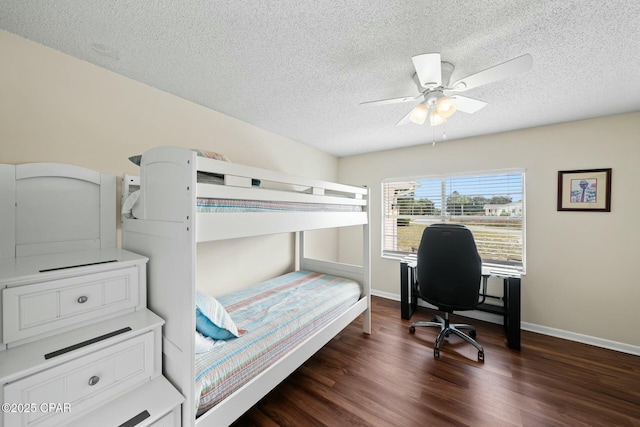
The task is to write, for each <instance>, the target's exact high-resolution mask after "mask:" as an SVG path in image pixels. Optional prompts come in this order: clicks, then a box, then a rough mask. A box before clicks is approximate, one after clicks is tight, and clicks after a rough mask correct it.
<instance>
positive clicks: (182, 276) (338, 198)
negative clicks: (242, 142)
mask: <svg viewBox="0 0 640 427" xmlns="http://www.w3.org/2000/svg"><path fill="white" fill-rule="evenodd" d="M199 154H201V153H200V152H197V151H194V150H189V149H184V148H178V147H158V148H154V149H151V150H148V151H146V152H145V153H143V154H142V156H141V158H140V162H139V164H140V177H139V178H138V177H132V176H128V175H125V176H124V177H123V186H122V194H123V207H125V206H126V210H129V209H130V214H128V215H123V223H122V246H123V248H125V249H128V250H130V251H133V252H136V253H139V254H142V255H145V256H147V257H149V263H148V269H149V270H148V279H149V289H148V302H149V307H150V308H151V309H152V310H153V311H154V312H156V313H157V314H158V315H159V316H161V317H162V318H164V319H165V322H166V323H165V326H164V330H163V368H164V374H165V376H166V377H167V378H169V380H170V381H171V382H172V383H173V384H174V385H175V386H176V388H177V389H178V390H180V392H181V393H182V394H183V396H184V397H185V403H184V404H183V406H182V425H183V426H191V425H196V426H198V427H204V426H214V425H215V426H221V425H228V424H230V423H232V422H233V421H234V420H235V419H237V418H238V417H239V416H240V415H242V414H243V413H244V412H246V411H247V410H248V409H249V408H250V407H251V406H253V405H254V404H255V403H257V402H258V401H259V400H260V399H261V398H262V397H263V396H264V395H266V394H267V393H268V392H269V391H270V390H272V389H273V388H274V387H275V386H276V385H278V384H279V383H280V382H281V381H282V380H284V379H285V378H286V377H287V376H288V375H289V374H291V373H292V372H293V371H295V370H296V369H297V368H298V367H299V366H300V365H301V364H302V363H304V362H305V361H306V360H307V359H308V358H309V357H311V356H312V355H313V354H314V353H315V352H316V351H318V350H319V349H320V348H322V346H324V345H325V344H326V343H327V342H328V341H330V340H331V339H332V338H333V337H334V336H335V335H336V334H338V333H339V332H340V331H341V330H342V329H343V328H345V327H346V326H347V325H348V324H350V323H351V322H352V321H354V320H355V319H356V318H358V317H359V316H361V315H362V319H363V332H364V333H366V334H369V333H370V332H371V315H370V304H371V297H370V260H369V258H370V249H369V226H368V205H367V195H368V192H367V189H366V188H361V187H355V186H348V185H342V184H336V183H330V182H326V181H320V180H314V179H309V178H304V177H296V176H293V175H289V174H284V173H280V172H275V171H270V170H265V169H259V168H254V167H249V166H245V165H239V164H234V163H231V162H228V161H222V160H217V159H214V158H208V157H203V156H202V155H199ZM135 189H138V190H137V191H136V192H134V191H133V190H135ZM135 199H137V201H135V203H133V202H132V200H135ZM356 225H358V226H361V227H362V230H363V239H362V240H363V262H362V265H361V266H355V265H350V264H342V263H336V262H327V261H322V260H315V259H310V258H308V257H306V256H305V253H304V239H305V237H304V233H305V231H308V230H316V229H323V228H335V227H345V226H356ZM291 232H295V233H296V241H297V245H296V246H297V248H296V251H297V257H296V258H297V262H296V269H297V271H295V272H292V273H289V274H288V275H285V276H286V277H285V276H283V277H280V278H274V279H272V280H268V281H266V282H264V283H261V284H257V285H255V286H252V287H250V288H248V289H246V290H241V291H240V292H239V293H233V294H230V295H225V296H222V297H220V298H219V301H220V303H222V305H224V306H225V307H226V308H227V309H228V311H229V314H230V315H231V317H232V318H235V319H238V321H239V324H240V323H242V322H243V319H242V313H241V311H242V310H244V309H246V307H248V306H249V305H251V304H252V303H253V302H254V301H257V298H258V295H259V294H265V295H267V296H268V297H270V298H272V300H271V301H272V302H269V300H267V301H266V302H265V301H263V302H262V303H257V304H258V305H260V304H262V307H263V308H264V307H270V308H269V310H268V311H269V313H272V312H273V311H278V310H275V309H274V308H273V305H274V302H273V301H284V300H286V298H283V297H282V295H283V294H278V296H276V297H275V299H273V298H274V297H273V293H274V292H285V294H286V292H288V291H287V289H290V288H291V287H292V286H291V285H287V283H296V284H297V283H298V281H299V280H301V279H300V277H301V276H304V277H309V278H310V280H311V282H313V281H319V282H320V283H323V284H326V283H341V282H342V281H344V282H348V283H350V284H351V285H350V286H353V283H355V284H356V285H357V291H353V288H352V290H351V291H349V292H347V291H344V288H342V290H340V291H339V292H338V294H352V299H351V300H345V301H343V302H341V303H340V304H338V306H336V307H333V308H331V309H329V311H328V312H325V313H323V314H320V315H319V318H314V319H311V320H309V322H307V323H308V324H309V325H312V326H313V327H310V328H307V329H305V328H303V329H302V330H299V331H297V332H296V331H293V332H292V331H289V332H287V333H288V334H289V335H286V336H287V337H288V338H285V341H286V342H287V343H289V346H288V347H285V348H284V349H280V350H278V351H275V353H277V357H274V358H272V359H267V362H266V365H264V366H263V368H262V369H261V370H259V372H254V373H249V374H247V375H246V376H243V375H237V371H238V370H240V369H241V368H240V367H238V366H236V367H235V368H232V370H233V373H232V375H233V377H234V378H233V381H231V382H234V383H236V386H235V388H232V389H231V390H227V391H226V394H222V395H216V396H212V395H211V393H210V392H209V393H208V392H207V390H211V389H213V388H216V386H215V385H213V386H212V385H209V387H208V388H207V386H206V385H203V381H202V376H203V373H205V372H208V371H211V370H214V368H213V367H212V366H213V365H214V364H215V363H216V361H220V360H222V359H224V360H227V359H229V358H230V357H231V356H229V352H233V351H234V346H239V345H240V344H241V343H242V340H244V339H245V337H250V336H251V337H254V336H255V333H257V330H259V329H261V328H262V329H265V328H267V329H269V330H273V329H274V328H273V325H267V326H264V325H262V326H260V325H255V324H251V327H250V328H249V329H253V330H250V331H249V332H248V333H247V334H246V335H245V336H242V337H240V338H237V339H234V340H229V341H228V342H226V343H225V345H224V346H220V347H216V346H214V351H212V352H211V353H206V354H205V355H202V354H198V355H196V354H195V348H194V346H195V339H196V335H195V329H196V319H195V315H194V313H195V312H196V296H197V294H199V291H198V284H197V280H196V277H197V274H196V271H197V270H196V269H197V265H196V254H197V250H198V243H201V242H210V241H216V240H225V239H234V238H240V237H249V236H258V235H267V234H278V233H291ZM214 262H215V260H214ZM292 275H293V276H292ZM305 280H306V279H305ZM283 283H285V284H284V285H283ZM282 286H284V289H285V290H284V291H283V290H282V289H283V288H282ZM287 286H289V288H287ZM304 286H306V285H304ZM309 286H312V287H311V289H312V291H311V293H308V294H307V296H305V297H294V298H293V300H294V301H300V300H301V299H306V298H311V297H313V298H315V296H314V295H320V294H323V292H318V291H314V290H313V289H317V288H313V286H315V285H313V284H312V285H309ZM295 287H296V288H298V287H299V286H297V285H296V286H295ZM300 287H302V286H300ZM308 295H311V297H309V296H308ZM325 299H326V300H333V299H335V298H334V297H331V296H329V297H326V298H325ZM234 310H236V311H234ZM282 311H289V310H282ZM302 311H304V312H305V313H306V311H307V309H306V308H302ZM294 316H295V315H294ZM300 316H302V315H300ZM300 316H299V317H300ZM253 317H254V319H255V318H262V317H265V316H262V315H255V314H254V315H253ZM266 317H268V316H266ZM296 321H298V320H296ZM303 323H304V322H303ZM278 329H279V328H278ZM251 334H254V335H251ZM291 337H295V339H291ZM251 340H253V338H251ZM245 341H249V339H248V338H247V339H246V340H245ZM225 352H226V353H225ZM239 353H243V354H244V352H242V351H240V350H238V349H236V350H235V353H234V356H233V357H234V358H236V359H237V357H236V356H237V354H239ZM249 364H252V363H249ZM243 372H244V371H243ZM220 381H222V382H225V380H224V379H222V380H220Z"/></svg>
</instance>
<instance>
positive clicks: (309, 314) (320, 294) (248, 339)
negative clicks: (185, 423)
mask: <svg viewBox="0 0 640 427" xmlns="http://www.w3.org/2000/svg"><path fill="white" fill-rule="evenodd" d="M361 294H362V288H361V286H360V284H358V283H357V282H355V281H353V280H350V279H345V278H341V277H336V276H330V275H326V274H321V273H314V272H310V271H297V272H293V273H288V274H285V275H283V276H280V277H277V278H275V279H271V280H268V281H265V282H262V283H260V284H257V285H254V286H252V287H249V288H247V289H243V290H241V291H239V292H234V293H232V294H229V295H226V296H223V297H219V298H217V299H218V301H219V302H220V303H221V304H222V305H223V306H224V307H225V308H226V310H227V312H228V313H229V315H230V316H231V318H232V319H233V320H234V322H235V323H236V325H237V326H238V328H243V329H246V330H247V331H248V332H247V333H246V334H244V335H242V336H241V337H239V338H234V339H231V340H227V341H219V342H217V343H216V345H215V346H214V348H213V349H212V350H210V351H208V352H206V353H201V354H197V355H196V361H195V363H196V396H195V401H196V402H199V404H198V408H197V414H198V416H199V415H201V414H203V413H204V412H206V411H207V410H208V409H210V408H212V407H213V406H215V405H216V404H217V403H218V402H220V401H221V400H223V399H224V398H226V397H228V396H229V395H230V394H232V393H233V392H234V391H236V390H237V389H239V388H240V387H242V386H243V385H244V384H246V383H247V382H248V381H250V380H251V379H252V378H253V377H255V376H257V375H259V374H260V373H261V372H262V371H264V370H265V369H267V368H268V367H269V366H271V365H272V364H273V363H274V362H276V361H277V360H278V359H280V358H281V357H283V356H285V355H286V354H287V353H288V352H290V351H291V350H292V349H293V348H295V347H296V346H297V345H298V344H300V343H302V342H303V341H305V340H306V339H307V338H309V337H310V336H311V335H312V334H313V333H314V332H315V331H317V330H319V329H321V328H322V327H323V326H325V325H326V324H328V323H330V322H331V321H332V320H333V319H334V318H336V317H337V316H339V315H340V314H342V313H343V312H345V311H346V310H347V309H348V308H349V307H351V306H352V305H353V304H355V303H356V302H357V301H358V300H359V299H360V297H361Z"/></svg>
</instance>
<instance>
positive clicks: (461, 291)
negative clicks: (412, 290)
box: [409, 224, 484, 361]
mask: <svg viewBox="0 0 640 427" xmlns="http://www.w3.org/2000/svg"><path fill="white" fill-rule="evenodd" d="M481 276H482V260H481V259H480V255H479V254H478V250H477V248H476V242H475V240H474V239H473V235H472V234H471V231H469V229H468V228H467V227H465V226H463V225H458V224H433V225H431V226H429V227H427V228H425V230H424V232H423V233H422V239H421V241H420V246H419V247H418V263H417V279H418V289H417V290H418V295H419V297H420V298H421V299H422V300H424V301H426V302H428V303H430V304H432V305H434V306H436V307H437V308H438V310H440V311H443V312H444V319H443V318H442V317H440V316H435V317H434V318H433V320H432V321H431V322H415V323H413V324H412V325H411V327H410V328H409V332H410V333H412V334H413V333H415V331H416V327H418V326H433V327H437V328H440V333H439V334H438V336H437V338H436V342H435V346H434V348H433V355H434V357H440V346H441V345H442V342H443V341H444V339H445V337H448V336H449V335H450V334H454V335H457V336H459V337H461V338H462V339H464V340H465V341H467V342H469V343H471V344H473V345H474V346H475V347H476V348H477V349H478V360H479V361H484V349H483V348H482V346H481V345H480V344H478V343H477V342H476V340H475V339H474V338H475V337H476V329H475V328H474V327H473V326H471V325H467V324H451V323H449V313H452V312H453V311H454V310H455V311H461V310H474V309H475V308H476V306H477V305H478V298H479V296H480V279H481ZM461 329H464V330H468V331H469V333H468V334H465V333H464V332H462V331H461Z"/></svg>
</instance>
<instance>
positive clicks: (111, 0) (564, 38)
mask: <svg viewBox="0 0 640 427" xmlns="http://www.w3.org/2000/svg"><path fill="white" fill-rule="evenodd" d="M0 28H1V29H3V30H6V31H9V32H12V33H15V34H17V35H20V36H22V37H25V38H27V39H30V40H33V41H35V42H38V43H41V44H43V45H46V46H50V47H52V48H54V49H57V50H59V51H62V52H64V53H67V54H69V55H72V56H75V57H77V58H80V59H83V60H86V61H88V62H91V63H94V64H96V65H99V66H101V67H104V68H106V69H109V70H112V71H114V72H116V73H119V74H122V75H124V76H127V77H130V78H132V79H134V80H138V81H141V82H144V83H146V84H148V85H150V86H153V87H156V88H158V89H161V90H164V91H166V92H169V93H172V94H175V95H177V96H180V97H182V98H185V99H189V100H192V101H194V102H196V103H198V104H201V105H204V106H206V107H209V108H211V109H213V110H216V111H219V112H222V113H224V114H227V115H229V116H232V117H235V118H238V119H240V120H243V121H245V122H248V123H252V124H254V125H256V126H259V127H261V128H263V129H266V130H269V131H271V132H274V133H276V134H280V135H283V136H286V137H288V138H291V139H293V140H295V141H298V142H301V143H304V144H307V145H310V146H314V147H317V148H319V149H321V150H324V151H327V152H329V153H332V154H335V155H337V156H346V155H352V154H358V153H365V152H370V151H377V150H384V149H391V148H397V147H403V146H409V145H416V144H423V143H428V142H431V141H432V140H433V138H434V137H435V139H436V140H437V141H440V140H442V129H443V128H442V127H437V128H431V127H430V126H429V125H428V124H427V125H422V126H417V125H414V124H409V125H406V126H402V127H396V126H395V123H396V122H397V121H398V120H399V119H400V118H402V117H403V116H404V115H405V114H406V113H407V112H408V111H409V110H411V108H412V107H413V106H414V105H415V103H405V104H394V105H384V106H376V107H372V106H370V107H364V106H360V105H359V103H360V102H364V101H371V100H376V99H381V98H393V97H399V96H405V95H416V94H417V93H418V92H417V88H416V85H415V84H414V82H413V81H412V78H411V77H412V74H413V72H414V68H413V64H412V62H411V57H412V56H414V55H417V54H421V53H429V52H439V53H441V55H442V60H444V61H448V62H451V63H453V64H454V65H455V66H456V69H455V71H454V74H453V76H452V81H455V80H457V79H459V78H461V77H465V76H467V75H469V74H472V73H475V72H477V71H481V70H483V69H486V68H488V67H491V66H493V65H496V64H499V63H502V62H504V61H506V60H509V59H511V58H514V57H516V56H520V55H522V54H525V53H529V54H531V55H532V56H533V68H532V69H531V70H530V71H528V72H526V73H524V74H520V75H517V76H515V77H510V78H508V79H505V80H501V81H498V82H495V83H491V84H489V85H486V86H483V87H480V88H475V89H471V90H469V91H466V92H464V95H465V96H469V97H472V98H476V99H481V100H483V101H486V102H488V103H489V104H488V105H487V106H486V107H485V108H484V109H482V110H480V111H479V112H477V113H475V114H473V115H468V114H465V113H462V112H458V113H456V114H455V115H454V116H453V117H451V118H450V119H449V121H448V122H447V124H446V133H447V136H448V140H452V139H457V138H464V137H469V136H474V135H482V134H488V133H495V132H501V131H507V130H514V129H522V128H527V127H532V126H540V125H545V124H551V123H558V122H564V121H570V120H577V119H583V118H591V117H597V116H604V115H610V114H617V113H624V112H630V111H638V110H640V1H638V0H610V1H602V0H564V1H560V0H549V1H535V0H526V1H520V0H504V1H489V0H476V1H450V0H441V1H419V0H415V1H412V2H409V1H397V0H367V1H353V0H352V1H346V0H343V1H316V2H301V1H300V0H296V1H291V0H279V1H265V0H261V1H236V0H233V1H213V0H204V1H202V0H201V1H185V0H180V1H172V0H159V1H155V2H148V1H135V0H128V1H125V0H118V1H116V0H55V1H53V0H2V1H1V2H0ZM0 54H1V53H0ZM0 58H1V55H0Z"/></svg>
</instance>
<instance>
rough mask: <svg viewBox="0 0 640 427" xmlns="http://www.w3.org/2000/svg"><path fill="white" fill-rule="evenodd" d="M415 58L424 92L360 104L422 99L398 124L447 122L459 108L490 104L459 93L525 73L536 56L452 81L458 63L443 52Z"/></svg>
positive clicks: (471, 110) (470, 109)
mask: <svg viewBox="0 0 640 427" xmlns="http://www.w3.org/2000/svg"><path fill="white" fill-rule="evenodd" d="M411 60H412V61H413V66H414V68H415V69H416V72H415V74H414V76H413V79H414V81H415V82H416V84H417V86H418V90H419V91H420V93H419V94H418V95H415V96H405V97H401V98H391V99H381V100H378V101H368V102H363V103H361V104H360V105H385V104H396V103H400V102H411V101H418V100H420V103H419V104H418V105H417V106H416V107H415V108H413V109H412V110H411V111H409V112H408V113H407V114H406V115H405V116H404V117H403V118H402V119H400V121H399V122H398V123H396V126H401V125H404V124H407V123H409V122H413V123H416V124H419V125H421V124H423V123H424V122H425V121H426V119H427V117H428V118H429V123H430V124H431V126H438V125H441V124H443V123H444V122H446V121H447V119H448V118H449V117H451V116H452V115H453V113H455V112H456V110H459V111H462V112H464V113H468V114H472V113H475V112H476V111H478V110H480V109H481V108H482V107H484V106H485V105H487V103H486V102H484V101H480V100H477V99H473V98H469V97H467V96H462V95H458V93H460V92H464V91H466V90H469V89H473V88H476V87H478V86H482V85H486V84H488V83H493V82H495V81H498V80H501V79H504V78H507V77H511V76H514V75H516V74H519V73H523V72H525V71H528V70H530V69H531V67H532V66H533V58H532V57H531V55H529V54H525V55H522V56H519V57H517V58H514V59H511V60H509V61H507V62H503V63H502V64H498V65H494V66H493V67H491V68H487V69H486V70H483V71H480V72H477V73H475V74H471V75H469V76H467V77H465V78H463V79H460V80H457V81H455V82H453V84H451V83H450V79H451V75H452V74H453V70H454V69H455V66H454V65H453V64H451V63H450V62H445V61H442V60H441V58H440V54H439V53H424V54H422V55H416V56H413V57H411Z"/></svg>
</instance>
